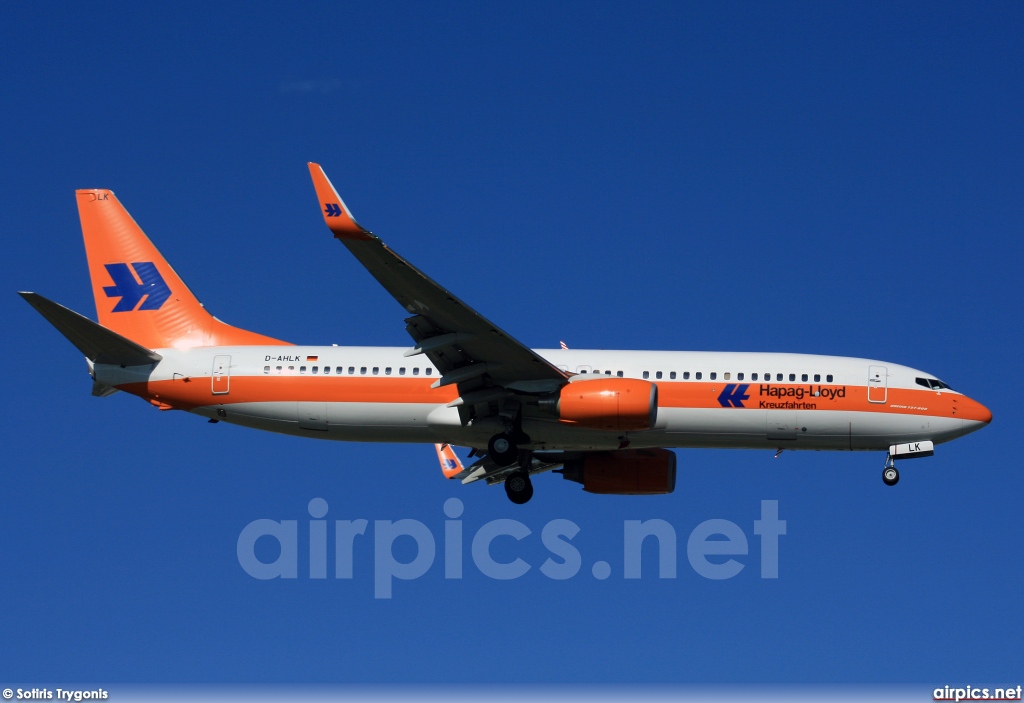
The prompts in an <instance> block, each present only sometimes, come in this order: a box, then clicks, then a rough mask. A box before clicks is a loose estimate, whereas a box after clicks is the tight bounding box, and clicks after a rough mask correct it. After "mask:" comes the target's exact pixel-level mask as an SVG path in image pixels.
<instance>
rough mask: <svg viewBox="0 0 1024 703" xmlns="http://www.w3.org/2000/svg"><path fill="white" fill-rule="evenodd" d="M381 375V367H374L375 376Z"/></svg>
mask: <svg viewBox="0 0 1024 703" xmlns="http://www.w3.org/2000/svg"><path fill="white" fill-rule="evenodd" d="M379 373H380V367H379V366H374V367H373V375H374V376H376V375H377V374H379Z"/></svg>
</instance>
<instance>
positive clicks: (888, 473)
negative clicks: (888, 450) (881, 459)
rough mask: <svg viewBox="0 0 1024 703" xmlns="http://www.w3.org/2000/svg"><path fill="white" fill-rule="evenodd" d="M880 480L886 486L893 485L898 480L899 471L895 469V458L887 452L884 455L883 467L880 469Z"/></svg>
mask: <svg viewBox="0 0 1024 703" xmlns="http://www.w3.org/2000/svg"><path fill="white" fill-rule="evenodd" d="M882 482H883V483H884V484H885V485H886V486H895V485H896V484H897V483H899V482H900V472H899V471H897V470H896V460H895V459H893V458H892V455H890V454H887V455H886V457H885V468H884V469H882Z"/></svg>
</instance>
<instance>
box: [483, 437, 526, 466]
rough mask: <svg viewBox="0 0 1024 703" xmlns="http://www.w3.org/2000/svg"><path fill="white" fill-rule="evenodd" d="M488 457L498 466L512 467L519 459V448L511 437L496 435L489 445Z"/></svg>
mask: <svg viewBox="0 0 1024 703" xmlns="http://www.w3.org/2000/svg"><path fill="white" fill-rule="evenodd" d="M487 456H489V457H491V459H492V460H493V461H494V463H495V464H497V465H498V466H501V467H505V466H511V465H512V464H514V463H516V461H517V460H518V459H519V447H518V446H517V445H516V442H515V440H514V439H512V437H511V436H509V435H507V434H496V435H494V436H493V437H491V440H490V441H489V442H488V443H487Z"/></svg>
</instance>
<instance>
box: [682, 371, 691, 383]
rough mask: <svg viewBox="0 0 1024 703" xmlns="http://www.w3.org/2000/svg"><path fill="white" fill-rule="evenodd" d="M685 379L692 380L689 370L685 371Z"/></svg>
mask: <svg viewBox="0 0 1024 703" xmlns="http://www.w3.org/2000/svg"><path fill="white" fill-rule="evenodd" d="M683 380H685V381H689V380H690V372H689V371H683Z"/></svg>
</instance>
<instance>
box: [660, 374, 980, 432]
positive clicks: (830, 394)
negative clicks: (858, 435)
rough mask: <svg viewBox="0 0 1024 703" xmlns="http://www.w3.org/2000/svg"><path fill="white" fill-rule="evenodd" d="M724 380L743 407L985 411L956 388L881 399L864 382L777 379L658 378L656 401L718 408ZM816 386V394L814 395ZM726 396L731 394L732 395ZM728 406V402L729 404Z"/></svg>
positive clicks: (900, 392) (972, 414) (898, 392)
mask: <svg viewBox="0 0 1024 703" xmlns="http://www.w3.org/2000/svg"><path fill="white" fill-rule="evenodd" d="M727 385H730V386H732V387H733V388H732V392H733V394H735V392H736V389H737V386H739V385H746V386H747V389H746V396H747V397H746V399H744V400H741V401H740V402H741V403H742V405H743V408H746V409H755V410H757V409H761V410H810V411H813V410H850V411H855V412H876V413H895V414H901V415H930V416H935V417H959V418H962V419H964V420H980V421H982V422H988V421H989V420H991V417H992V415H991V413H990V412H989V411H988V409H986V408H985V407H984V406H982V405H981V404H980V403H978V402H977V401H974V400H971V399H970V398H968V397H967V396H964V395H958V394H956V393H948V392H947V393H938V392H936V391H931V390H925V389H920V390H917V389H913V388H889V389H888V394H887V397H886V402H884V403H873V402H870V401H869V400H868V388H867V386H850V385H845V386H844V385H823V384H816V383H815V384H806V383H805V384H794V383H789V384H781V383H756V382H755V383H746V384H736V383H728V384H726V383H720V382H719V383H709V382H698V383H659V384H658V405H659V406H660V407H663V408H722V409H723V410H725V409H726V408H724V407H723V406H722V403H721V402H720V401H719V396H721V394H722V393H723V391H725V387H726V386H727ZM815 391H817V392H818V393H819V395H814V392H815ZM732 397H737V396H735V395H733V396H732ZM730 409H732V407H731V406H730Z"/></svg>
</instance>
